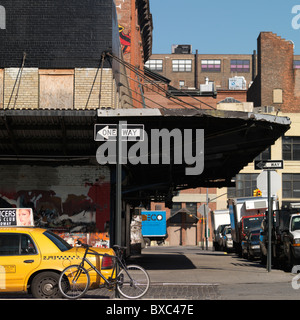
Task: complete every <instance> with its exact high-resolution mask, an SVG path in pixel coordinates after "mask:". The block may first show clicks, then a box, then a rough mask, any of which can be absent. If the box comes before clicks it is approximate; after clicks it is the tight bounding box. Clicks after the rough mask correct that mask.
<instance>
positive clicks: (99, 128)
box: [94, 123, 144, 141]
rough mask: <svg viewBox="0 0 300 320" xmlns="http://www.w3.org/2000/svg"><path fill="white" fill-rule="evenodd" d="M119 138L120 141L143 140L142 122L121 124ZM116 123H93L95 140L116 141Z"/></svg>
mask: <svg viewBox="0 0 300 320" xmlns="http://www.w3.org/2000/svg"><path fill="white" fill-rule="evenodd" d="M120 132H121V135H120V138H121V140H122V141H144V125H143V124H127V123H125V124H122V127H121V130H120ZM117 137H118V125H117V124H95V127H94V139H95V141H117Z"/></svg>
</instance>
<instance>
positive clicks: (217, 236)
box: [215, 224, 230, 251]
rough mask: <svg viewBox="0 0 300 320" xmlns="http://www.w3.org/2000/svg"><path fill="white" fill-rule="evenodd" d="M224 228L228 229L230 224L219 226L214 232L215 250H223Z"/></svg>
mask: <svg viewBox="0 0 300 320" xmlns="http://www.w3.org/2000/svg"><path fill="white" fill-rule="evenodd" d="M226 227H230V224H222V225H219V226H218V228H217V230H216V232H215V239H216V240H215V241H216V244H215V250H216V251H218V250H224V241H223V232H224V229H225V228H226Z"/></svg>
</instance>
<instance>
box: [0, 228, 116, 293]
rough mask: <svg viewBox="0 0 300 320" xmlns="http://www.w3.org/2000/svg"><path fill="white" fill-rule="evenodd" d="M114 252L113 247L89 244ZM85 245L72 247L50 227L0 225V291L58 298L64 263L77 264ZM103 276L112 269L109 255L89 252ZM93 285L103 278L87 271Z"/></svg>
mask: <svg viewBox="0 0 300 320" xmlns="http://www.w3.org/2000/svg"><path fill="white" fill-rule="evenodd" d="M92 249H93V250H95V251H96V252H98V253H100V254H105V253H107V254H109V255H114V250H113V249H108V248H92ZM84 250H85V249H84V248H82V247H72V246H70V245H69V244H68V243H67V242H66V241H65V240H63V239H62V238H60V237H59V236H58V235H56V234H54V233H52V232H51V231H49V230H46V229H41V228H35V227H1V228H0V292H21V291H22V292H27V293H31V294H32V295H33V296H34V297H36V298H40V299H43V298H59V297H60V292H59V289H58V285H57V283H58V279H59V275H60V272H61V271H62V270H63V269H64V268H65V267H67V266H69V265H72V264H79V263H80V262H81V259H82V256H83V254H84ZM88 259H89V260H90V261H91V262H92V263H93V264H94V265H95V266H96V267H97V268H98V269H100V268H101V272H102V273H103V275H104V276H105V277H109V276H110V275H111V273H112V266H113V262H112V258H111V257H103V256H95V255H91V256H90V255H89V256H88ZM90 276H91V283H92V284H93V287H95V286H99V285H100V284H101V282H102V281H103V280H102V279H101V278H100V277H99V276H98V275H96V273H95V272H94V271H92V272H91V273H90Z"/></svg>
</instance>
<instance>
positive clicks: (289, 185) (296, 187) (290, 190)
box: [282, 173, 300, 198]
mask: <svg viewBox="0 0 300 320" xmlns="http://www.w3.org/2000/svg"><path fill="white" fill-rule="evenodd" d="M282 197H283V198H300V173H283V174H282Z"/></svg>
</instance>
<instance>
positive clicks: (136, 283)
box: [117, 265, 150, 299]
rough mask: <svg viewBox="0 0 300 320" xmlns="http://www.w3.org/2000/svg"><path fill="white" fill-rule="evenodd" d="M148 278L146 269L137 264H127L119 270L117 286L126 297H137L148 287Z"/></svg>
mask: <svg viewBox="0 0 300 320" xmlns="http://www.w3.org/2000/svg"><path fill="white" fill-rule="evenodd" d="M149 286H150V278H149V275H148V273H147V271H146V270H145V269H144V268H142V267H140V266H137V265H129V266H127V268H126V270H125V269H122V270H121V271H120V272H119V275H118V280H117V288H118V291H119V292H120V294H121V295H122V296H123V297H125V298H127V299H138V298H140V297H142V296H143V295H144V294H145V293H146V292H147V291H148V289H149Z"/></svg>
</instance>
